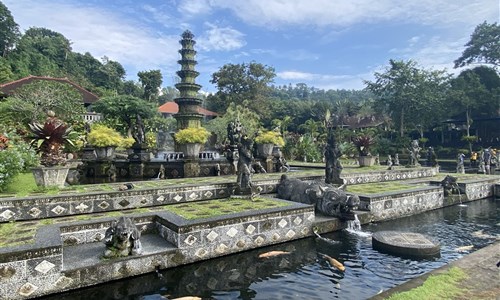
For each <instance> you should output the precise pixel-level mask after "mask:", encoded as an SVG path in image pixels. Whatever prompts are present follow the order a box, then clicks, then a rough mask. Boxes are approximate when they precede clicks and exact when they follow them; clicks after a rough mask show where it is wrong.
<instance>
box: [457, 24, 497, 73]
mask: <svg viewBox="0 0 500 300" xmlns="http://www.w3.org/2000/svg"><path fill="white" fill-rule="evenodd" d="M465 47H466V48H465V50H464V52H463V53H462V56H460V57H459V58H458V59H457V60H455V68H458V67H464V66H466V65H469V64H473V63H486V64H492V65H494V66H500V25H499V24H497V23H493V24H488V23H486V21H485V22H483V23H482V24H479V25H478V26H477V27H476V29H474V32H473V33H472V35H471V37H470V40H469V42H467V44H465Z"/></svg>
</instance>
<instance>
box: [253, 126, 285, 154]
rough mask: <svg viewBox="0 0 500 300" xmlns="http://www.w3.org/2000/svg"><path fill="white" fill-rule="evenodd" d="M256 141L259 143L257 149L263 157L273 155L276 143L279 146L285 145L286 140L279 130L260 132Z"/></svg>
mask: <svg viewBox="0 0 500 300" xmlns="http://www.w3.org/2000/svg"><path fill="white" fill-rule="evenodd" d="M255 143H257V150H258V151H259V154H260V155H261V156H262V157H268V156H271V155H272V153H273V148H274V146H275V145H276V146H279V147H283V146H284V145H285V141H284V140H283V138H282V137H281V134H280V133H279V132H277V131H263V132H260V133H259V134H258V135H257V136H256V137H255Z"/></svg>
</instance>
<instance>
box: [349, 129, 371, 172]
mask: <svg viewBox="0 0 500 300" xmlns="http://www.w3.org/2000/svg"><path fill="white" fill-rule="evenodd" d="M353 143H354V145H355V146H356V149H357V150H358V153H359V165H360V166H361V167H364V166H373V165H374V164H375V157H374V156H372V154H371V153H370V148H371V147H372V146H373V145H374V144H375V139H374V138H373V137H371V136H369V135H359V136H357V137H355V138H354V139H353Z"/></svg>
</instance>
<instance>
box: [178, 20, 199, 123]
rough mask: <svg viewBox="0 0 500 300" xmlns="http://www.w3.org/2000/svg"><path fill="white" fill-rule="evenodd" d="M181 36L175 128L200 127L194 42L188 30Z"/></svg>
mask: <svg viewBox="0 0 500 300" xmlns="http://www.w3.org/2000/svg"><path fill="white" fill-rule="evenodd" d="M181 36H182V40H180V41H179V43H180V44H181V45H182V49H181V50H179V53H180V54H181V57H182V58H181V60H179V61H178V63H179V64H180V65H181V70H180V71H177V75H179V77H180V78H181V82H180V83H177V84H176V85H175V87H176V88H177V89H178V90H179V92H180V97H179V98H176V99H174V101H175V103H177V104H178V105H179V112H178V113H177V114H175V116H174V117H175V119H176V120H177V130H180V129H185V128H191V127H194V128H198V127H201V119H202V118H203V115H202V114H200V113H199V112H198V109H199V108H200V105H201V103H202V100H201V99H199V98H197V95H198V91H199V90H200V88H201V85H199V84H196V83H195V79H196V77H198V75H199V74H200V73H198V72H196V71H195V70H194V67H195V65H196V63H197V62H196V60H195V59H194V58H195V56H196V51H195V50H194V49H193V46H194V45H195V44H196V42H195V41H194V40H193V38H194V35H193V34H192V33H191V32H190V31H189V30H186V31H184V33H183V34H182V35H181Z"/></svg>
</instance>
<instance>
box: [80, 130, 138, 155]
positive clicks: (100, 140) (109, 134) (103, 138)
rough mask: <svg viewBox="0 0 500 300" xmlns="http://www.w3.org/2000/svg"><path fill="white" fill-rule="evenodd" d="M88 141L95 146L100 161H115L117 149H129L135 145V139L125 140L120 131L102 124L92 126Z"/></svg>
mask: <svg viewBox="0 0 500 300" xmlns="http://www.w3.org/2000/svg"><path fill="white" fill-rule="evenodd" d="M87 141H88V143H89V144H90V145H92V146H94V148H95V154H96V158H97V159H98V160H110V159H113V158H114V157H115V149H116V148H117V147H123V148H129V147H131V146H132V144H133V143H134V139H133V138H127V139H125V138H123V137H122V136H121V135H120V133H119V132H118V131H116V130H114V129H113V128H110V127H108V126H105V125H102V124H96V125H94V126H92V130H91V131H90V132H89V133H88V136H87Z"/></svg>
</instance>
